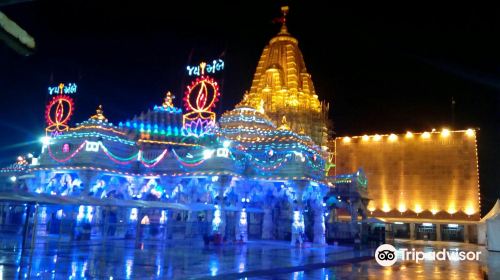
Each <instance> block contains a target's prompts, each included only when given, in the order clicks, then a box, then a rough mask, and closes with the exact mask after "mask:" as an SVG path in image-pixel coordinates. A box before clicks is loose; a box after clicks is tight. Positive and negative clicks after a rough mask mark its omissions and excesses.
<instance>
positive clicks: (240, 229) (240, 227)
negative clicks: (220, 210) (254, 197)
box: [235, 208, 248, 243]
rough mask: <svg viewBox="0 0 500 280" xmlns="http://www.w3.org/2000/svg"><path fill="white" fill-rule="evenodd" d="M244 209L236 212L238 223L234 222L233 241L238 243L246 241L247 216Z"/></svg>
mask: <svg viewBox="0 0 500 280" xmlns="http://www.w3.org/2000/svg"><path fill="white" fill-rule="evenodd" d="M247 214H248V213H247V211H246V209H245V208H243V209H241V211H240V212H238V216H237V217H238V221H237V222H236V231H235V235H236V236H235V240H237V241H240V242H244V243H245V242H247V241H248V216H247Z"/></svg>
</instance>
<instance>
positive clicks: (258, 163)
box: [250, 153, 291, 171]
mask: <svg viewBox="0 0 500 280" xmlns="http://www.w3.org/2000/svg"><path fill="white" fill-rule="evenodd" d="M290 158H291V153H289V154H287V155H285V157H283V158H281V159H278V160H276V161H270V163H272V164H273V165H271V166H265V165H266V163H262V162H261V161H260V160H259V159H257V158H253V157H252V156H250V163H251V164H252V165H253V166H255V167H256V168H258V169H260V170H262V171H271V170H275V169H277V168H278V167H281V166H282V165H283V164H284V163H286V162H287V161H289V160H290Z"/></svg>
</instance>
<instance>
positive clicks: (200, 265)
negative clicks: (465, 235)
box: [0, 238, 500, 280]
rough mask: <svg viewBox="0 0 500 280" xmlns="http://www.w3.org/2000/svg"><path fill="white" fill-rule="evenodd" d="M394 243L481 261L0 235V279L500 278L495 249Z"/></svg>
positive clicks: (280, 245)
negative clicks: (24, 243) (385, 260)
mask: <svg viewBox="0 0 500 280" xmlns="http://www.w3.org/2000/svg"><path fill="white" fill-rule="evenodd" d="M396 247H403V248H410V249H411V248H413V247H414V248H418V249H423V250H424V251H429V250H439V249H442V248H447V249H451V248H460V249H461V250H473V251H475V250H481V251H482V256H481V260H480V261H479V262H475V261H466V262H448V261H445V262H431V261H424V262H422V263H419V264H417V263H414V262H409V261H406V262H403V263H401V262H398V263H396V265H394V266H392V267H388V268H384V267H381V266H379V265H378V264H377V263H376V262H375V261H374V260H367V259H368V258H366V257H365V256H370V255H371V254H373V251H374V250H373V249H365V250H362V251H353V250H351V248H348V247H340V246H337V247H334V246H327V247H312V248H295V247H291V246H289V245H288V243H287V242H270V241H254V242H249V243H248V244H246V245H239V244H238V245H236V244H235V245H225V246H210V247H208V248H206V247H204V246H203V245H202V242H201V240H188V241H169V242H167V243H166V244H164V242H162V241H151V242H145V243H143V244H139V246H137V247H136V246H135V244H134V241H133V240H127V241H125V240H112V241H109V243H108V244H106V245H102V244H100V243H97V242H79V243H68V242H66V243H57V242H55V241H52V242H40V243H38V244H37V246H36V249H35V250H34V251H33V253H32V254H30V252H29V250H25V251H24V252H21V250H19V243H18V241H15V240H13V239H12V238H10V239H8V238H1V239H0V279H23V278H28V276H30V277H29V278H30V279H94V278H97V279H155V278H158V279H168V278H178V279H196V278H207V277H208V278H209V277H211V276H215V278H217V279H238V278H241V279H328V280H331V279H412V280H414V279H460V280H462V279H483V278H485V277H489V279H500V253H492V252H488V251H486V250H485V249H484V247H478V246H476V245H467V244H460V243H444V242H427V243H426V242H418V241H417V242H413V243H407V242H398V243H396ZM342 260H351V261H352V260H356V262H352V263H351V262H347V263H339V261H342ZM324 263H327V265H323V264H324ZM238 273H243V274H238ZM239 276H241V277H239Z"/></svg>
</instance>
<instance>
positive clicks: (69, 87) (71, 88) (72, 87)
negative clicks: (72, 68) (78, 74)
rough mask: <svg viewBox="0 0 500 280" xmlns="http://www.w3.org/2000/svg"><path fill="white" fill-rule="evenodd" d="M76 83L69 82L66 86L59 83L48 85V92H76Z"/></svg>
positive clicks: (51, 93)
mask: <svg viewBox="0 0 500 280" xmlns="http://www.w3.org/2000/svg"><path fill="white" fill-rule="evenodd" d="M76 88H77V85H76V84H75V83H69V84H68V85H67V86H66V85H65V84H63V83H60V84H59V85H58V86H53V87H49V94H50V95H53V94H63V93H64V94H73V93H76Z"/></svg>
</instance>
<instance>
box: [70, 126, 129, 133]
mask: <svg viewBox="0 0 500 280" xmlns="http://www.w3.org/2000/svg"><path fill="white" fill-rule="evenodd" d="M82 129H99V130H104V131H111V132H113V133H116V134H120V135H125V132H123V131H119V130H116V129H114V128H107V127H102V126H100V125H91V126H79V127H74V128H70V129H69V130H70V131H78V130H82Z"/></svg>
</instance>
